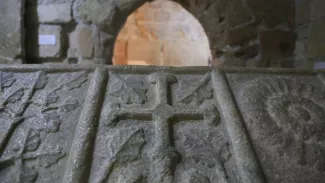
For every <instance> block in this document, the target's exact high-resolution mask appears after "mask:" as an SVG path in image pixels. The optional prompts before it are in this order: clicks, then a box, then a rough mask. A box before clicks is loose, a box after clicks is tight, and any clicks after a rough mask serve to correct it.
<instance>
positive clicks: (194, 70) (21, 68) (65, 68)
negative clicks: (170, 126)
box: [0, 64, 325, 75]
mask: <svg viewBox="0 0 325 183" xmlns="http://www.w3.org/2000/svg"><path fill="white" fill-rule="evenodd" d="M98 67H99V68H107V69H108V70H110V71H116V72H119V73H126V74H128V73H129V74H135V73H136V74H150V73H153V72H168V73H173V74H174V73H175V74H185V73H187V74H188V73H190V74H194V75H195V74H205V73H207V72H210V71H213V70H214V69H218V70H222V71H224V72H226V73H243V72H246V73H270V74H308V75H317V74H318V73H322V72H323V73H325V69H320V70H306V69H279V68H267V69H266V68H241V67H225V68H223V67H207V66H199V67H197V66H191V67H165V66H109V65H103V64H92V65H89V64H1V65H0V70H2V71H13V72H33V71H39V70H42V71H48V72H76V71H94V70H95V69H96V68H98Z"/></svg>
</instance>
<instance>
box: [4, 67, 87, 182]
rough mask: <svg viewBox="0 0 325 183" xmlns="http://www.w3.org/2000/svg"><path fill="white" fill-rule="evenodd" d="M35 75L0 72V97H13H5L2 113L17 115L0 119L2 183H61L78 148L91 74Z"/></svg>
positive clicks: (37, 71) (35, 73) (82, 72)
mask: <svg viewBox="0 0 325 183" xmlns="http://www.w3.org/2000/svg"><path fill="white" fill-rule="evenodd" d="M53 66H54V65H49V66H44V67H53ZM54 67H55V66H54ZM59 67H60V66H59ZM62 68H63V67H62ZM33 71H34V72H18V73H17V72H15V73H13V72H2V71H1V80H2V81H3V82H4V83H5V84H4V85H3V84H2V85H1V88H2V89H1V90H2V91H1V92H0V95H1V97H3V96H7V95H8V96H14V98H15V100H10V98H6V99H5V100H7V101H8V100H10V102H8V105H6V106H5V108H6V109H5V110H6V111H7V110H8V111H15V112H12V113H10V112H8V113H7V112H1V117H0V120H1V124H0V127H1V128H0V152H1V154H0V167H1V170H0V180H1V182H54V183H56V182H57V183H59V182H62V181H63V177H64V171H63V170H64V169H65V168H66V165H67V164H68V161H69V155H70V154H71V152H73V151H75V150H76V148H72V147H71V146H72V144H73V141H74V139H75V137H74V135H75V133H76V132H77V130H78V129H77V126H78V124H79V121H80V120H79V117H80V115H81V112H82V110H83V108H84V103H85V98H86V94H87V89H88V87H89V83H90V79H91V76H92V73H87V72H84V71H76V72H69V71H67V70H65V71H63V72H57V73H46V72H42V71H39V70H33ZM26 101H29V102H31V104H30V105H29V104H26ZM85 104H86V105H87V103H85ZM50 108H51V110H47V109H50ZM44 109H45V110H44ZM8 162H10V163H8ZM19 162H22V164H20V165H19ZM17 163H18V164H17ZM22 175H23V176H22ZM63 182H65V181H63Z"/></svg>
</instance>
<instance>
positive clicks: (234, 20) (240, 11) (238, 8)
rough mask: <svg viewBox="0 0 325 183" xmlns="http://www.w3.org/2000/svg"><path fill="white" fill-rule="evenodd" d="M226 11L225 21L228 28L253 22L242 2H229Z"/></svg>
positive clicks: (248, 10)
mask: <svg viewBox="0 0 325 183" xmlns="http://www.w3.org/2000/svg"><path fill="white" fill-rule="evenodd" d="M227 9H228V10H227V15H226V17H227V20H226V21H227V24H228V25H229V27H236V26H239V25H243V24H247V23H249V22H251V21H252V20H253V17H252V14H251V12H250V9H248V8H247V7H245V6H244V4H243V1H238V0H236V1H229V3H228V8H227Z"/></svg>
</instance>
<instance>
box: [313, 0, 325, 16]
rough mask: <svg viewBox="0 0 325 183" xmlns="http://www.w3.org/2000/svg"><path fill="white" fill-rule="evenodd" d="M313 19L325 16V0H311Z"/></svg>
mask: <svg viewBox="0 0 325 183" xmlns="http://www.w3.org/2000/svg"><path fill="white" fill-rule="evenodd" d="M310 17H311V19H319V18H324V17H325V1H322V0H312V1H311V16H310Z"/></svg>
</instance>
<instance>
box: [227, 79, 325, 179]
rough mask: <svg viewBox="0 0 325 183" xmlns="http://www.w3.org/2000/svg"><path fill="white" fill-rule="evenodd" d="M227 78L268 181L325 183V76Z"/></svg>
mask: <svg viewBox="0 0 325 183" xmlns="http://www.w3.org/2000/svg"><path fill="white" fill-rule="evenodd" d="M227 77H228V80H229V82H230V86H231V88H232V90H233V93H234V95H235V98H236V101H237V103H238V105H239V109H240V111H241V113H242V115H243V117H244V122H245V124H246V126H247V129H248V131H249V134H250V137H251V139H252V141H253V144H254V147H255V149H256V152H257V155H258V157H259V159H260V163H261V166H262V168H263V170H264V173H265V176H266V177H267V179H268V182H323V181H324V177H325V167H324V163H325V159H324V157H325V154H324V150H325V149H324V143H325V136H324V130H325V123H324V115H325V109H324V106H325V105H324V102H325V101H324V91H325V87H324V74H319V75H318V77H317V75H316V74H312V73H310V74H307V75H298V74H297V73H292V74H289V73H286V74H279V75H277V74H271V73H269V74H267V73H229V74H227Z"/></svg>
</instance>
